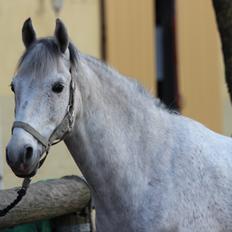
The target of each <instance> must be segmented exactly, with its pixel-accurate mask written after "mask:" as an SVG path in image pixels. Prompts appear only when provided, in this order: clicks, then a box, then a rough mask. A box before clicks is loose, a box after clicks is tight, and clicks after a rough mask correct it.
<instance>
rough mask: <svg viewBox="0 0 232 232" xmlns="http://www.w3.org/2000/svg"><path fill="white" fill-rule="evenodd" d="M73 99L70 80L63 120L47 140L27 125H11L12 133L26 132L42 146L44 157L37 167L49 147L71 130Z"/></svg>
mask: <svg viewBox="0 0 232 232" xmlns="http://www.w3.org/2000/svg"><path fill="white" fill-rule="evenodd" d="M74 99H75V83H74V81H73V80H71V82H70V90H69V103H68V106H67V111H66V114H65V116H64V118H63V120H62V121H61V123H60V124H59V125H58V126H57V127H56V128H55V130H54V131H53V132H52V134H51V136H50V137H49V139H48V140H47V139H46V138H45V137H44V136H43V135H41V134H40V133H39V132H38V131H37V130H36V129H34V128H33V127H32V126H30V125H29V124H28V123H25V122H22V121H15V122H14V123H13V126H12V133H13V130H14V128H21V129H23V130H25V131H26V132H28V133H29V134H31V135H32V136H33V137H34V138H35V139H36V140H37V141H38V142H40V143H41V144H42V145H43V146H44V148H45V152H46V155H45V156H44V157H43V158H42V159H41V160H40V163H39V167H41V166H42V164H43V162H44V161H45V159H46V157H47V155H48V152H49V149H50V147H51V146H52V145H54V144H57V143H59V142H61V141H62V140H64V138H65V137H66V135H67V134H68V133H69V132H70V131H71V130H72V127H73V124H74V121H75V120H74V117H75V115H74V113H75V112H74Z"/></svg>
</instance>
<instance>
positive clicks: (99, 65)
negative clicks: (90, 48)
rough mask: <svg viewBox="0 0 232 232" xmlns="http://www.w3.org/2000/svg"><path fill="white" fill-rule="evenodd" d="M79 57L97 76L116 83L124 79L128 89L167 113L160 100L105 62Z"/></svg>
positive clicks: (88, 57) (83, 55) (93, 58)
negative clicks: (105, 77) (99, 75)
mask: <svg viewBox="0 0 232 232" xmlns="http://www.w3.org/2000/svg"><path fill="white" fill-rule="evenodd" d="M81 57H83V58H84V59H85V60H86V61H87V63H88V65H89V66H90V67H91V68H92V69H93V70H95V71H96V72H97V73H98V74H99V73H102V72H103V74H104V76H107V77H108V78H112V79H113V80H114V81H116V80H117V79H122V78H123V79H126V80H127V84H128V85H130V88H132V89H134V90H135V91H136V92H138V93H140V94H142V95H143V96H144V97H145V98H147V99H150V100H151V101H152V102H153V103H154V104H155V106H157V107H159V108H161V109H164V110H167V111H169V110H168V108H167V107H166V105H164V104H163V103H162V102H161V101H160V99H158V98H154V97H153V96H152V95H151V94H150V93H149V92H148V91H147V90H146V89H145V88H144V87H143V86H142V85H141V84H140V83H139V82H138V81H137V80H135V79H132V78H129V77H127V76H123V75H121V74H120V73H119V72H118V71H116V70H115V69H114V68H113V67H111V66H110V65H108V64H106V63H105V62H103V61H101V60H100V59H97V58H95V57H93V56H90V55H86V54H81ZM170 112H171V113H176V112H174V111H172V110H170Z"/></svg>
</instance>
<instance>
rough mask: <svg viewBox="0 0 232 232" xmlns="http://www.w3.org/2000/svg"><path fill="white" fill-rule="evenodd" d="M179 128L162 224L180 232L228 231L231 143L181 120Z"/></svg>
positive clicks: (231, 195) (230, 218) (231, 218)
mask: <svg viewBox="0 0 232 232" xmlns="http://www.w3.org/2000/svg"><path fill="white" fill-rule="evenodd" d="M179 125H180V126H179V130H180V131H179V132H180V133H179V134H180V135H179V136H178V134H177V135H176V140H177V141H176V145H175V146H174V147H175V149H174V152H173V153H172V158H170V164H169V175H168V178H169V181H168V182H169V184H168V185H169V187H168V190H167V191H166V193H164V195H165V199H166V201H164V202H163V206H162V207H163V208H165V211H166V212H165V215H166V216H164V217H163V219H162V220H164V221H166V222H167V221H168V222H171V223H170V225H169V226H170V228H171V227H173V225H175V226H176V227H177V228H179V229H178V230H177V231H181V232H182V231H197V232H201V231H204V232H206V231H231V228H232V139H231V138H229V137H225V136H222V135H219V134H217V133H215V132H213V131H211V130H209V129H208V128H206V127H204V126H203V125H201V124H200V123H198V122H195V121H193V120H191V119H188V118H185V117H182V116H180V121H179ZM177 128H178V126H177ZM167 224H169V223H167ZM190 228H191V229H190Z"/></svg>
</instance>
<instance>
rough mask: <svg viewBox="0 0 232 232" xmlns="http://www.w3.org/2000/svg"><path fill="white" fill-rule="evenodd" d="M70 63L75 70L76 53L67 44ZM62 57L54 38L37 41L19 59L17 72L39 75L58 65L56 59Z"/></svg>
mask: <svg viewBox="0 0 232 232" xmlns="http://www.w3.org/2000/svg"><path fill="white" fill-rule="evenodd" d="M69 52H70V63H71V67H72V68H76V66H77V63H78V51H77V49H76V48H75V46H74V45H73V44H72V43H71V42H70V43H69ZM60 56H62V54H61V52H60V50H59V48H58V46H57V43H56V41H55V40H54V38H45V39H40V40H37V41H36V42H35V43H34V44H32V45H31V46H30V47H29V48H28V49H26V50H25V52H24V53H23V54H22V56H21V57H20V59H19V62H18V65H17V70H19V69H21V70H22V69H23V71H24V72H33V73H35V74H36V73H37V74H38V73H41V72H43V73H44V72H46V71H47V70H49V69H51V67H53V66H54V65H57V64H58V59H59V58H60Z"/></svg>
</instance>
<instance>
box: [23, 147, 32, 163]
mask: <svg viewBox="0 0 232 232" xmlns="http://www.w3.org/2000/svg"><path fill="white" fill-rule="evenodd" d="M32 156H33V148H32V147H31V146H27V147H26V148H25V161H28V160H30V159H31V157H32Z"/></svg>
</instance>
